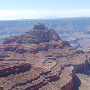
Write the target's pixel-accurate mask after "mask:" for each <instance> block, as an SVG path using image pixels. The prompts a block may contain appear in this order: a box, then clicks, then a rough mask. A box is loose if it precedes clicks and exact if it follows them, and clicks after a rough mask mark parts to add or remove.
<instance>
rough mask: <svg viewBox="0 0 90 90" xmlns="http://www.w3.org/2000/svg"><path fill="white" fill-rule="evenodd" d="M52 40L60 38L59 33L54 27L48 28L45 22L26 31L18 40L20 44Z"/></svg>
mask: <svg viewBox="0 0 90 90" xmlns="http://www.w3.org/2000/svg"><path fill="white" fill-rule="evenodd" d="M50 40H56V41H58V40H60V38H59V35H58V34H57V33H56V32H55V31H54V30H53V29H48V28H47V29H46V28H45V26H44V25H43V24H37V25H35V26H34V28H33V29H32V30H28V31H26V32H25V33H24V34H23V35H21V37H20V38H19V39H18V40H17V43H19V44H31V43H33V44H38V43H41V42H49V41H50Z"/></svg>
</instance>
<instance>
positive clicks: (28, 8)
mask: <svg viewBox="0 0 90 90" xmlns="http://www.w3.org/2000/svg"><path fill="white" fill-rule="evenodd" d="M47 16H49V17H52V16H56V17H60V18H70V17H90V0H0V20H15V19H40V18H44V17H47Z"/></svg>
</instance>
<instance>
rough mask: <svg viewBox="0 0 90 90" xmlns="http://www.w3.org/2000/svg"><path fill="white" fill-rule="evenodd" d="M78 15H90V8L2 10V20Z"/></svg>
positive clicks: (0, 18)
mask: <svg viewBox="0 0 90 90" xmlns="http://www.w3.org/2000/svg"><path fill="white" fill-rule="evenodd" d="M52 15H55V16H58V17H77V16H82V15H83V16H88V17H89V16H90V9H83V10H8V9H7V10H0V20H12V19H22V18H24V19H34V18H35V19H36V18H42V17H46V16H52Z"/></svg>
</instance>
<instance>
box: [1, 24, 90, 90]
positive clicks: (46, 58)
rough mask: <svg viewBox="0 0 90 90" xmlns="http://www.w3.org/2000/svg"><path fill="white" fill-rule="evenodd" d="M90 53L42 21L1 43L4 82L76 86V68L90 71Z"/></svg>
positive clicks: (36, 89)
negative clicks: (76, 46)
mask: <svg viewBox="0 0 90 90" xmlns="http://www.w3.org/2000/svg"><path fill="white" fill-rule="evenodd" d="M10 40H11V41H10ZM12 42H13V43H12ZM89 55H90V54H89V53H85V52H83V51H82V50H79V49H76V48H74V47H72V46H70V44H69V43H68V42H67V41H64V40H61V39H60V37H59V35H58V34H57V33H56V32H55V31H54V30H53V29H49V28H45V26H44V24H41V23H39V24H37V25H35V26H34V28H33V29H32V30H28V31H26V32H25V33H24V34H23V35H21V36H20V37H19V38H17V39H14V41H12V39H5V40H4V42H3V43H2V44H0V67H1V69H0V72H1V73H0V83H2V84H3V88H4V90H16V89H17V90H74V84H73V79H74V78H75V72H84V73H86V72H87V69H88V67H89ZM22 63H23V64H22ZM5 75H6V76H5Z"/></svg>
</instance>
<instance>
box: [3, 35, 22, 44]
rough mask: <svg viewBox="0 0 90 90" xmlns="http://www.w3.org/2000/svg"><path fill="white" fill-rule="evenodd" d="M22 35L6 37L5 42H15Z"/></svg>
mask: <svg viewBox="0 0 90 90" xmlns="http://www.w3.org/2000/svg"><path fill="white" fill-rule="evenodd" d="M20 36H21V35H14V36H10V37H6V38H5V39H4V41H3V44H9V43H12V42H15V41H16V40H17V39H18V38H19V37H20Z"/></svg>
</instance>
